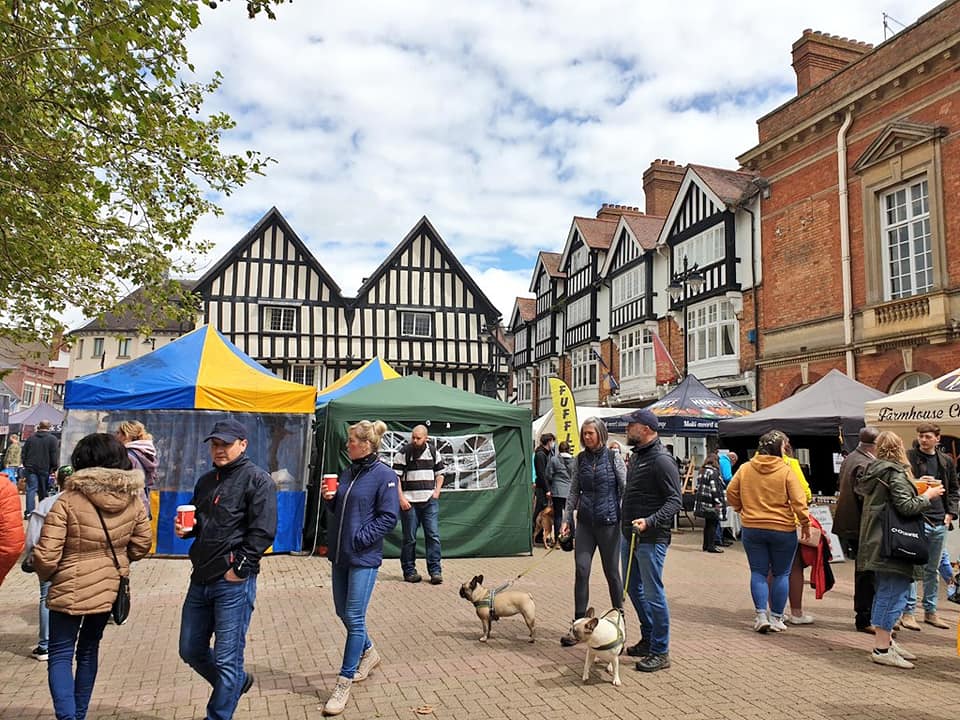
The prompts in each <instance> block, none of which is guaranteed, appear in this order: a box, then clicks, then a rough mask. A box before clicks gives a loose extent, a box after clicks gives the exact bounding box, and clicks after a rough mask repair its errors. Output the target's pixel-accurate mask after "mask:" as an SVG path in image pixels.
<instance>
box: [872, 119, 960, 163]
mask: <svg viewBox="0 0 960 720" xmlns="http://www.w3.org/2000/svg"><path fill="white" fill-rule="evenodd" d="M946 134H947V129H946V128H945V127H942V126H938V125H925V124H921V123H912V122H907V121H905V120H895V121H893V122H892V123H890V124H889V125H887V126H886V127H885V128H884V129H883V131H882V132H881V133H880V134H879V135H878V136H877V138H876V139H875V140H874V141H873V142H872V143H870V147H868V148H867V149H866V150H865V151H864V152H863V155H861V156H860V157H859V158H858V159H857V161H856V162H855V163H854V164H853V171H854V172H860V171H861V170H863V169H864V168H867V167H869V166H870V165H873V164H874V163H877V162H881V161H883V160H886V159H887V158H888V157H889V156H890V155H894V154H897V155H899V154H902V153H904V152H906V151H907V150H909V149H910V148H911V147H913V146H914V145H919V144H921V143H924V142H927V141H928V140H932V139H933V138H938V137H943V136H944V135H946Z"/></svg>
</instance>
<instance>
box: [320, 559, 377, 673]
mask: <svg viewBox="0 0 960 720" xmlns="http://www.w3.org/2000/svg"><path fill="white" fill-rule="evenodd" d="M377 570H378V568H370V567H352V566H345V565H333V569H332V571H331V579H332V580H333V606H334V609H335V610H336V612H337V617H338V618H340V621H341V622H342V623H343V626H344V627H345V628H346V629H347V641H346V643H344V646H343V665H342V666H341V667H340V675H342V676H343V677H345V678H351V679H352V678H353V676H354V674H356V672H357V667H358V666H359V665H360V656H361V655H363V653H364V652H366V650H367V648H369V647H370V646H371V645H373V642H372V641H371V640H370V636H369V635H367V606H368V605H369V604H370V596H371V595H373V586H374V585H376V583H377Z"/></svg>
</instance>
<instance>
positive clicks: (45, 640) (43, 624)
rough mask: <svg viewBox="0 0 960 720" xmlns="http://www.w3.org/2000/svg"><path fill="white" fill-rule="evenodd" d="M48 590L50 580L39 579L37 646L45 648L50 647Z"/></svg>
mask: <svg viewBox="0 0 960 720" xmlns="http://www.w3.org/2000/svg"><path fill="white" fill-rule="evenodd" d="M48 592H50V581H49V580H47V582H43V581H42V580H41V581H40V612H39V615H40V625H39V627H40V631H39V633H38V634H37V647H38V648H40V649H41V650H47V649H49V647H50V610H49V609H48V608H47V593H48Z"/></svg>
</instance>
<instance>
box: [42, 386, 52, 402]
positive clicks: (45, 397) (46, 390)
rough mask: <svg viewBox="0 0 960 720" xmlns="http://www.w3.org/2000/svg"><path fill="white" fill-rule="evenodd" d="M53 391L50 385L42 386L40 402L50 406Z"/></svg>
mask: <svg viewBox="0 0 960 720" xmlns="http://www.w3.org/2000/svg"><path fill="white" fill-rule="evenodd" d="M52 390H53V388H51V387H50V386H49V385H41V386H40V402H45V403H47V404H48V405H49V404H50V393H51V391H52Z"/></svg>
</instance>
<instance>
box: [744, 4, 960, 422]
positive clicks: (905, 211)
mask: <svg viewBox="0 0 960 720" xmlns="http://www.w3.org/2000/svg"><path fill="white" fill-rule="evenodd" d="M793 66H794V69H795V70H796V73H797V96H796V98H794V99H792V100H790V101H789V102H787V103H785V104H784V105H782V106H781V107H779V108H777V109H776V110H774V111H773V112H771V113H769V114H768V115H766V116H764V117H762V118H760V120H759V121H758V130H759V142H758V144H757V145H756V146H755V147H754V148H752V149H750V150H748V151H747V152H746V153H744V154H743V155H741V156H740V157H739V160H740V162H741V164H742V165H743V167H744V168H745V169H747V170H750V171H752V172H755V173H757V174H759V175H760V176H761V178H762V179H763V181H761V182H762V184H767V187H765V189H764V190H763V200H762V204H761V233H760V236H761V239H762V244H763V251H762V258H763V276H764V277H765V278H766V279H767V282H764V283H763V284H762V288H761V290H760V292H759V308H758V316H759V323H758V327H759V330H760V332H759V348H758V354H757V361H756V363H757V380H758V385H759V391H758V396H759V400H760V406H761V407H766V406H768V405H771V404H773V403H775V402H777V401H779V400H782V399H783V398H785V397H787V396H789V395H791V394H792V393H794V392H795V391H796V390H797V389H798V388H800V387H801V386H803V385H806V384H808V383H812V382H814V381H816V380H817V379H819V378H820V377H821V376H823V375H824V374H825V373H826V372H828V371H829V370H830V369H831V368H837V369H839V370H841V371H844V372H846V373H847V374H848V375H850V376H851V377H854V378H856V379H857V380H860V381H861V382H863V383H866V384H868V385H872V386H874V387H877V388H878V389H880V390H883V391H885V392H894V391H899V390H902V389H905V388H907V387H911V386H913V385H916V384H919V383H920V382H922V381H925V380H927V379H929V378H932V377H937V376H938V375H941V374H943V373H945V372H948V371H949V370H952V369H954V368H955V367H957V365H960V264H958V263H957V262H956V261H955V260H954V261H953V262H951V261H950V258H951V257H953V258H956V257H957V256H958V255H960V205H958V203H957V198H958V196H960V0H952V1H951V2H945V3H942V4H940V5H938V6H937V7H936V8H934V9H933V10H931V11H930V12H929V13H927V14H926V15H924V16H923V17H921V18H920V19H919V20H918V21H917V22H916V23H914V24H913V25H911V26H910V27H908V28H906V29H904V30H903V31H901V32H900V33H898V34H897V35H895V36H893V37H892V38H890V39H889V40H887V41H885V42H884V43H882V44H881V45H878V46H877V47H872V46H870V45H867V44H864V43H860V42H856V41H854V40H849V39H847V38H839V37H837V36H834V35H827V34H823V33H819V32H813V31H810V30H806V31H804V32H803V35H802V37H801V38H800V39H799V40H798V41H797V42H796V43H794V46H793ZM774 279H775V282H774V281H771V280H774Z"/></svg>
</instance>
